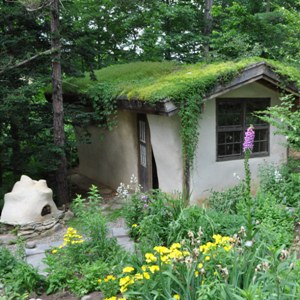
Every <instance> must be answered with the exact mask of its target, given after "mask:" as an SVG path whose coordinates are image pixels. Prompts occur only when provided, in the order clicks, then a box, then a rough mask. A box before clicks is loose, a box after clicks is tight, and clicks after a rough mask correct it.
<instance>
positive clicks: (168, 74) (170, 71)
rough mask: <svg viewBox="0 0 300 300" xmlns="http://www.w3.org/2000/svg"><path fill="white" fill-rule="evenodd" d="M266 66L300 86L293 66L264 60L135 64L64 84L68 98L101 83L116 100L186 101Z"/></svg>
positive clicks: (66, 81)
mask: <svg viewBox="0 0 300 300" xmlns="http://www.w3.org/2000/svg"><path fill="white" fill-rule="evenodd" d="M259 62H266V63H267V64H268V65H269V66H270V67H271V68H272V69H273V71H274V72H276V73H277V74H279V75H282V76H284V77H285V78H288V80H290V81H292V82H294V83H295V84H296V85H297V86H300V84H299V83H300V71H299V68H297V67H295V66H290V65H287V64H284V63H280V62H277V61H272V60H265V59H262V58H257V57H254V58H247V59H243V60H240V61H226V62H214V63H210V64H207V63H198V64H193V65H187V64H181V63H178V62H167V61H164V62H133V63H128V64H119V65H113V66H109V67H106V68H103V69H101V70H96V71H95V75H96V78H97V81H92V80H91V79H90V75H89V74H85V76H84V77H80V78H68V79H66V80H64V82H63V90H64V94H86V93H87V91H88V89H89V88H90V87H92V86H94V85H96V84H98V83H101V84H104V85H108V86H109V87H110V90H111V93H112V96H113V98H124V97H126V98H127V99H128V100H130V99H133V98H134V99H138V100H141V101H149V102H156V101H159V100H163V99H170V100H177V101H178V100H180V99H181V100H183V99H182V98H184V97H188V96H189V95H193V94H196V93H198V94H201V95H202V96H203V95H205V94H206V93H208V92H209V90H210V89H212V88H213V87H214V86H215V85H216V84H217V83H226V82H228V81H230V80H231V79H232V78H234V77H235V76H237V75H238V74H239V73H240V72H241V71H242V70H243V69H245V68H246V67H247V66H249V65H251V64H256V63H259Z"/></svg>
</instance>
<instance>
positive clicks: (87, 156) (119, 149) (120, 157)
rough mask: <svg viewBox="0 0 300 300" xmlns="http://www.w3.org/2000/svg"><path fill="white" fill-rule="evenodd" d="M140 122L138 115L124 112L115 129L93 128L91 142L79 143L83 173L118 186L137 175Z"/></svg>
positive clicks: (113, 186) (111, 185) (90, 129)
mask: <svg viewBox="0 0 300 300" xmlns="http://www.w3.org/2000/svg"><path fill="white" fill-rule="evenodd" d="M136 124H137V121H136V114H134V113H129V112H124V111H121V112H119V113H118V126H117V127H116V128H114V129H113V130H112V131H108V130H101V129H99V128H97V127H95V126H91V127H89V132H90V134H91V140H90V144H83V143H79V144H78V154H79V160H80V161H79V172H80V173H81V174H83V175H85V176H87V177H89V178H91V179H94V180H96V181H98V182H100V183H103V184H105V185H107V186H109V187H112V188H114V189H116V188H117V187H118V186H119V184H120V182H125V183H128V182H129V180H130V177H131V175H132V174H135V176H137V175H138V169H137V166H138V162H137V158H138V153H137V125H136Z"/></svg>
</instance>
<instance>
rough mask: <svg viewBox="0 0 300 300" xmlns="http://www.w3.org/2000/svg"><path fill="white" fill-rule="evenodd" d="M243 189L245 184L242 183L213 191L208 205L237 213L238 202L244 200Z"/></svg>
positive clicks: (219, 209)
mask: <svg viewBox="0 0 300 300" xmlns="http://www.w3.org/2000/svg"><path fill="white" fill-rule="evenodd" d="M243 189H244V185H243V184H242V183H241V184H238V185H235V186H233V187H230V188H228V189H226V190H224V191H222V192H217V191H212V192H211V194H210V196H209V197H208V205H209V207H210V208H212V209H214V210H216V211H220V212H225V213H231V214H236V213H237V204H238V203H239V202H240V201H242V197H243Z"/></svg>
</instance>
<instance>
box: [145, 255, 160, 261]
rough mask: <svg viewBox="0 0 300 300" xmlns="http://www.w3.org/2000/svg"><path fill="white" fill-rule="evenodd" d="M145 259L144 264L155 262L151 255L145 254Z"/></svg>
mask: <svg viewBox="0 0 300 300" xmlns="http://www.w3.org/2000/svg"><path fill="white" fill-rule="evenodd" d="M145 257H146V262H147V263H151V262H155V261H157V258H156V257H155V256H154V255H153V254H152V253H146V254H145Z"/></svg>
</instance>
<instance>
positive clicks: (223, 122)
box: [217, 98, 270, 160]
mask: <svg viewBox="0 0 300 300" xmlns="http://www.w3.org/2000/svg"><path fill="white" fill-rule="evenodd" d="M268 106H270V99H269V98H235V99H217V160H231V159H239V158H243V157H244V154H243V139H244V133H245V131H246V129H247V127H248V126H250V124H252V125H253V126H254V128H255V140H254V148H253V152H252V156H254V157H255V156H266V155H269V124H268V123H266V122H264V121H262V120H260V119H259V118H257V117H256V116H255V115H254V112H256V111H261V110H265V109H266V108H267V107H268Z"/></svg>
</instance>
